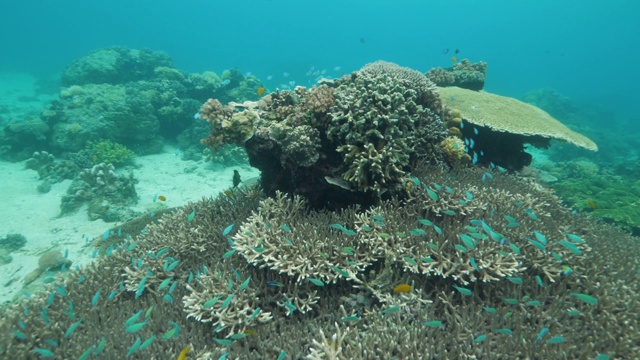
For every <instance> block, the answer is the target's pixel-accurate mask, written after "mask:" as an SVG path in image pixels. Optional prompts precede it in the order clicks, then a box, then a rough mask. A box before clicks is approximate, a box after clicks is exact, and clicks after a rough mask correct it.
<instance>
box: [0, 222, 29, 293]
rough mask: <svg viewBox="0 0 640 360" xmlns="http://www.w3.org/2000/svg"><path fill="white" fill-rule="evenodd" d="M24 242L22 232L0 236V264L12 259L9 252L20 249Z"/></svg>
mask: <svg viewBox="0 0 640 360" xmlns="http://www.w3.org/2000/svg"><path fill="white" fill-rule="evenodd" d="M26 243H27V238H25V237H24V235H22V234H7V235H5V236H3V237H0V265H5V264H8V263H10V262H11V261H12V260H13V258H12V257H11V253H12V252H14V251H18V250H20V249H21V248H22V247H23V246H24V245H25V244H26ZM5 286H6V285H5Z"/></svg>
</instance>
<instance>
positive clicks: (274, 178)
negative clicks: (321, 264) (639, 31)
mask: <svg viewBox="0 0 640 360" xmlns="http://www.w3.org/2000/svg"><path fill="white" fill-rule="evenodd" d="M443 113H444V108H443V105H442V102H441V101H440V99H439V97H438V94H437V93H436V92H435V87H434V86H433V84H432V83H431V82H430V81H429V80H428V79H427V78H426V77H425V76H424V75H422V74H421V73H419V72H417V71H414V70H411V69H408V68H403V67H400V66H398V65H396V64H392V63H387V62H382V61H380V62H376V63H372V64H369V65H366V66H365V67H363V68H362V69H361V70H360V71H357V72H354V73H353V74H351V75H350V76H345V77H343V78H341V79H338V80H334V81H332V82H330V83H327V84H322V85H320V86H318V87H313V88H311V89H305V88H303V87H296V88H295V89H294V90H293V91H283V92H276V93H272V94H269V95H267V96H265V97H263V98H262V99H261V100H260V101H258V102H245V103H242V104H240V103H230V104H228V105H222V103H221V102H220V101H218V100H215V99H211V100H209V101H207V103H205V105H204V106H203V108H202V109H201V111H200V117H202V118H203V119H206V120H207V121H208V122H209V123H210V124H211V125H212V130H211V133H210V135H209V137H208V138H207V139H204V140H203V143H205V144H206V145H207V146H209V147H212V148H214V149H216V148H219V147H220V146H222V145H224V144H236V145H239V146H244V147H245V148H246V149H247V153H248V155H249V162H250V164H251V165H252V166H254V167H256V168H258V169H260V170H261V172H262V186H263V187H264V188H265V190H266V191H267V193H269V194H274V193H275V191H276V190H279V191H283V192H287V193H291V194H300V195H302V196H304V197H305V198H307V199H308V200H309V202H310V203H311V205H312V206H313V207H317V206H320V207H322V206H330V207H336V206H337V207H340V206H343V205H348V204H353V203H362V204H371V203H374V202H375V201H377V199H379V198H380V196H390V195H391V194H395V193H399V192H402V191H404V190H403V189H404V184H405V182H406V180H407V179H408V178H407V177H406V176H407V174H408V173H409V172H410V171H411V169H412V168H413V164H414V163H415V162H416V161H417V160H418V159H429V160H430V161H433V162H441V161H442V160H443V158H444V156H445V155H444V153H443V151H442V149H441V147H440V146H439V144H440V142H441V141H443V140H444V138H445V136H446V130H445V128H444V124H443V121H442V120H441V117H440V115H439V114H443ZM385 194H386V195H385Z"/></svg>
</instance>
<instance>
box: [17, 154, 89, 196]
mask: <svg viewBox="0 0 640 360" xmlns="http://www.w3.org/2000/svg"><path fill="white" fill-rule="evenodd" d="M24 164H25V168H27V169H30V170H35V171H37V172H38V177H39V178H40V180H41V182H40V184H39V185H38V191H39V192H41V193H47V192H49V190H50V189H51V185H52V184H55V183H59V182H61V181H63V180H68V179H69V180H70V179H73V178H74V177H75V176H76V174H77V173H78V172H79V171H80V168H79V167H78V166H77V165H76V164H75V163H74V162H73V161H70V160H64V159H63V160H59V161H56V159H55V157H54V156H53V155H52V154H49V153H48V152H46V151H36V152H34V153H33V155H32V157H31V158H29V159H27V161H25V163H24Z"/></svg>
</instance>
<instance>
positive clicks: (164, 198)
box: [158, 195, 167, 201]
mask: <svg viewBox="0 0 640 360" xmlns="http://www.w3.org/2000/svg"><path fill="white" fill-rule="evenodd" d="M158 200H160V201H167V197H166V196H164V195H159V196H158Z"/></svg>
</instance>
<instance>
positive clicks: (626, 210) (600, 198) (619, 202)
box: [545, 160, 640, 235]
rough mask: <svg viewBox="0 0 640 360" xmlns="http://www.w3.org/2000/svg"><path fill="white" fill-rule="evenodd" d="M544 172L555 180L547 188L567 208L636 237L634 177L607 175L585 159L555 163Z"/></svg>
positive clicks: (637, 187)
mask: <svg viewBox="0 0 640 360" xmlns="http://www.w3.org/2000/svg"><path fill="white" fill-rule="evenodd" d="M545 169H546V170H547V171H549V173H551V174H552V175H554V176H555V177H557V178H558V181H557V182H555V183H553V184H552V185H551V186H552V187H553V189H554V190H555V191H556V192H557V194H558V196H560V197H561V198H562V199H563V200H564V201H566V203H567V204H569V205H570V206H571V207H573V208H574V209H576V210H578V211H581V212H586V213H587V214H589V216H591V217H594V218H599V219H602V220H604V221H606V222H610V223H613V224H615V225H617V226H619V227H621V228H622V229H624V230H625V231H628V232H630V233H632V234H635V235H640V201H639V200H638V199H640V184H638V181H637V178H634V177H624V176H617V175H612V174H608V173H607V172H605V171H601V170H599V168H598V166H597V164H595V163H593V162H590V161H586V160H577V161H571V162H564V163H558V164H556V165H553V166H547V167H545Z"/></svg>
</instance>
